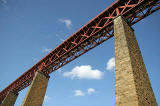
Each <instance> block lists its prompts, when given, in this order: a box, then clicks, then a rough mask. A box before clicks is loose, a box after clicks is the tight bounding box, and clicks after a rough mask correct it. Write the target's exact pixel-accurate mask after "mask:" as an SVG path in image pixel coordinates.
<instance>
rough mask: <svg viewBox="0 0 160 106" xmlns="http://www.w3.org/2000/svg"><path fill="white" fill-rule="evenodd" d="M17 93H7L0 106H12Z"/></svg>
mask: <svg viewBox="0 0 160 106" xmlns="http://www.w3.org/2000/svg"><path fill="white" fill-rule="evenodd" d="M17 96H18V93H17V92H15V91H9V92H8V94H7V95H6V97H5V99H4V100H3V101H2V104H1V105H0V106H14V104H15V102H16V99H17Z"/></svg>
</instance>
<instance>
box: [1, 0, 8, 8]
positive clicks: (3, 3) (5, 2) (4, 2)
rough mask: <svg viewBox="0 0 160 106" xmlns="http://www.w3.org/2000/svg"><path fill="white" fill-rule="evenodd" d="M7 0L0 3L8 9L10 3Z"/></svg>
mask: <svg viewBox="0 0 160 106" xmlns="http://www.w3.org/2000/svg"><path fill="white" fill-rule="evenodd" d="M7 3H8V2H7V0H0V4H1V5H2V6H3V7H4V8H6V9H7V10H8V9H9V7H8V5H7Z"/></svg>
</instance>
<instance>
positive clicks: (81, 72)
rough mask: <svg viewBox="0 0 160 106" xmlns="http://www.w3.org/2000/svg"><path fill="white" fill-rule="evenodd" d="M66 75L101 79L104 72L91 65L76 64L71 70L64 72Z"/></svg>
mask: <svg viewBox="0 0 160 106" xmlns="http://www.w3.org/2000/svg"><path fill="white" fill-rule="evenodd" d="M63 76H64V77H69V78H71V79H74V78H77V79H95V80H100V79H101V78H102V76H103V72H101V71H99V70H97V69H96V70H93V69H92V67H91V66H90V65H82V66H76V67H75V68H73V69H72V71H70V72H64V73H63Z"/></svg>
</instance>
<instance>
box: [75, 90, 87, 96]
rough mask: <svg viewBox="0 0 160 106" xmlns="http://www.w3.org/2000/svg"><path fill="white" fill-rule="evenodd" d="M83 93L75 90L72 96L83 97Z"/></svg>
mask: <svg viewBox="0 0 160 106" xmlns="http://www.w3.org/2000/svg"><path fill="white" fill-rule="evenodd" d="M84 95H85V94H84V92H82V91H81V90H75V91H74V96H84Z"/></svg>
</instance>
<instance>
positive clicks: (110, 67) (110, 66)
mask: <svg viewBox="0 0 160 106" xmlns="http://www.w3.org/2000/svg"><path fill="white" fill-rule="evenodd" d="M114 68H115V58H114V57H112V58H110V59H109V60H108V62H107V67H106V69H107V70H113V69H114Z"/></svg>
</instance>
